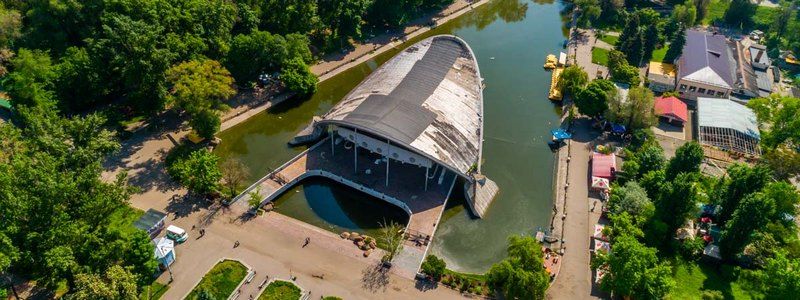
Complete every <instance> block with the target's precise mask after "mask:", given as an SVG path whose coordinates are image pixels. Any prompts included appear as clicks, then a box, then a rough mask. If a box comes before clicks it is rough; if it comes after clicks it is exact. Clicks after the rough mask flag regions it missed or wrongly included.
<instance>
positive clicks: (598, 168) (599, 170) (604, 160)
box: [592, 152, 617, 180]
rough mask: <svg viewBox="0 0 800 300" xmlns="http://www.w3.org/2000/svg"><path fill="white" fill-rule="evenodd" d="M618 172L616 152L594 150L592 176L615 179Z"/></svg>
mask: <svg viewBox="0 0 800 300" xmlns="http://www.w3.org/2000/svg"><path fill="white" fill-rule="evenodd" d="M616 172H617V156H616V155H614V153H611V154H603V153H598V152H592V177H600V178H605V179H609V180H610V179H613V178H614V173H616Z"/></svg>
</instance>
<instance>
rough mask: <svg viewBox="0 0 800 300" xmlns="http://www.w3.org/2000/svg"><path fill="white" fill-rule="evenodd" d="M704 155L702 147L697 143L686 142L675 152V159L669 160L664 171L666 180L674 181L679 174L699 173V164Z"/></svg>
mask: <svg viewBox="0 0 800 300" xmlns="http://www.w3.org/2000/svg"><path fill="white" fill-rule="evenodd" d="M703 158H705V154H704V152H703V147H701V146H700V144H698V143H697V142H694V141H692V142H688V143H686V144H683V145H681V146H680V147H678V149H677V150H675V157H673V158H672V159H670V160H669V164H667V170H666V178H667V179H669V180H672V179H674V178H675V177H677V176H678V174H680V173H697V172H700V164H701V163H702V162H703Z"/></svg>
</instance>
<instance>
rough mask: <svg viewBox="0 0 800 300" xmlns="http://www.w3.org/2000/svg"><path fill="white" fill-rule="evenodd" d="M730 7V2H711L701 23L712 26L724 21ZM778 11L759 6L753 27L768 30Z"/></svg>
mask: <svg viewBox="0 0 800 300" xmlns="http://www.w3.org/2000/svg"><path fill="white" fill-rule="evenodd" d="M730 5H731V1H730V0H711V3H709V5H708V14H706V16H705V17H704V18H703V20H702V21H701V23H703V25H710V24H711V23H712V22H714V21H715V20H722V17H723V16H725V11H726V10H728V6H730ZM778 11H779V10H778V9H777V8H774V7H766V6H761V5H759V6H757V7H756V13H755V14H754V15H753V23H752V26H753V27H755V28H761V29H762V30H766V29H767V28H768V27H769V25H770V24H771V23H772V20H774V19H775V18H776V14H777V13H778Z"/></svg>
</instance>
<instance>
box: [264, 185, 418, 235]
mask: <svg viewBox="0 0 800 300" xmlns="http://www.w3.org/2000/svg"><path fill="white" fill-rule="evenodd" d="M275 207H276V209H275V210H276V211H277V212H279V213H281V214H284V215H287V216H289V217H292V218H295V219H298V220H303V221H304V222H306V223H310V224H312V225H314V226H317V227H320V228H325V229H327V230H330V231H332V232H334V233H337V234H338V233H341V232H343V231H357V232H359V233H362V234H368V235H372V236H377V235H378V233H379V229H380V228H381V225H382V224H386V223H387V222H395V223H398V224H403V225H405V224H406V223H407V222H408V215H407V214H406V213H405V212H404V211H403V210H402V209H400V208H398V207H396V206H394V205H391V204H389V203H387V202H384V201H381V200H379V199H376V198H373V197H371V196H369V195H367V194H364V193H361V192H359V191H356V190H354V189H352V188H349V187H347V186H344V185H341V184H338V183H336V182H334V181H332V180H329V179H325V178H319V177H312V178H309V179H307V180H305V181H303V182H301V184H300V185H298V186H296V187H294V188H293V189H291V190H289V191H287V192H286V193H284V194H283V195H281V196H280V197H278V199H277V200H276V201H275Z"/></svg>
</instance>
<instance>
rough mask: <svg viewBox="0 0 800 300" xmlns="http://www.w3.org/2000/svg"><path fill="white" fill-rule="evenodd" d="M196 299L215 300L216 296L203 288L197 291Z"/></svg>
mask: <svg viewBox="0 0 800 300" xmlns="http://www.w3.org/2000/svg"><path fill="white" fill-rule="evenodd" d="M197 300H217V298H216V297H214V294H212V293H211V292H209V291H208V290H206V289H203V290H201V291H200V292H199V293H197Z"/></svg>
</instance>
